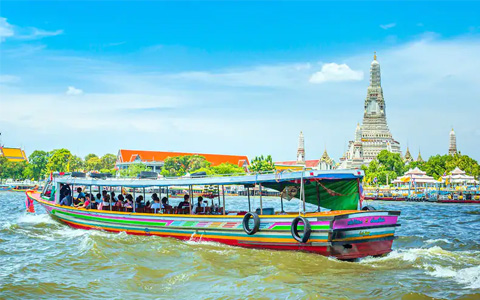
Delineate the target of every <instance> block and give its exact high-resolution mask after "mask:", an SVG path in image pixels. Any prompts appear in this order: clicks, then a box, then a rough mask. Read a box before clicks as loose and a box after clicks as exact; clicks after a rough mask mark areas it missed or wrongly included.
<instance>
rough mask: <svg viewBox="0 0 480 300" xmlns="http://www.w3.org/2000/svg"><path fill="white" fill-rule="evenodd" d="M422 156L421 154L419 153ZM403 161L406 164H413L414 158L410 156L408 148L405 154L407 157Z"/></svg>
mask: <svg viewBox="0 0 480 300" xmlns="http://www.w3.org/2000/svg"><path fill="white" fill-rule="evenodd" d="M419 155H420V152H419ZM403 161H404V162H405V163H411V162H412V161H413V156H412V155H411V154H410V150H409V149H408V146H407V152H405V157H404V158H403Z"/></svg>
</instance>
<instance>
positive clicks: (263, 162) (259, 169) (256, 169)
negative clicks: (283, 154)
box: [249, 155, 275, 173]
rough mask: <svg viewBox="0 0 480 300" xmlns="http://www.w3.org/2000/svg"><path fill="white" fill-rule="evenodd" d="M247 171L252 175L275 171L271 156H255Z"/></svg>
mask: <svg viewBox="0 0 480 300" xmlns="http://www.w3.org/2000/svg"><path fill="white" fill-rule="evenodd" d="M249 170H250V172H253V173H265V172H271V171H275V164H274V163H273V160H272V156H270V155H268V156H267V157H264V156H263V155H260V156H256V157H255V158H254V159H253V160H252V162H251V164H250V167H249Z"/></svg>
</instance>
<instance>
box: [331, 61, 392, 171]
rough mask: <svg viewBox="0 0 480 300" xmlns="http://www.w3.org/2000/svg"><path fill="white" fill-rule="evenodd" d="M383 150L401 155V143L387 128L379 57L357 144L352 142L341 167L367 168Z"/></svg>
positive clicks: (372, 75) (373, 68) (372, 73)
mask: <svg viewBox="0 0 480 300" xmlns="http://www.w3.org/2000/svg"><path fill="white" fill-rule="evenodd" d="M359 133H360V137H359V136H358V134H359ZM382 150H388V151H390V152H393V153H400V154H401V150H400V143H399V142H397V141H396V140H394V139H393V137H392V134H391V133H390V129H389V128H388V125H387V116H386V105H385V99H384V98H383V89H382V79H381V73H380V64H379V63H378V61H377V55H376V53H375V54H374V56H373V61H372V63H371V64H370V85H369V86H368V88H367V97H366V98H365V104H364V110H363V123H362V125H361V126H357V130H356V131H355V141H354V142H353V141H351V142H349V149H348V151H347V153H346V155H344V157H343V158H341V159H340V161H341V163H340V167H341V168H359V167H360V166H361V165H367V164H369V163H370V162H371V161H372V160H374V159H375V158H376V157H377V155H378V154H379V153H380V152H381V151H382Z"/></svg>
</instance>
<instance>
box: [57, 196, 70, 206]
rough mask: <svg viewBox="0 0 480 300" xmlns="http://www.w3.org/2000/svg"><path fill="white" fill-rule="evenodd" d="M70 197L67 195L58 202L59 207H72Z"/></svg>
mask: <svg viewBox="0 0 480 300" xmlns="http://www.w3.org/2000/svg"><path fill="white" fill-rule="evenodd" d="M72 202H73V201H72V196H70V195H67V196H65V197H63V199H62V200H61V201H60V205H65V206H72Z"/></svg>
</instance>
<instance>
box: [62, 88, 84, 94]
mask: <svg viewBox="0 0 480 300" xmlns="http://www.w3.org/2000/svg"><path fill="white" fill-rule="evenodd" d="M65 94H67V95H70V96H77V95H81V94H83V91H82V90H81V89H77V88H75V87H73V86H69V87H68V88H67V91H66V92H65Z"/></svg>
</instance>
